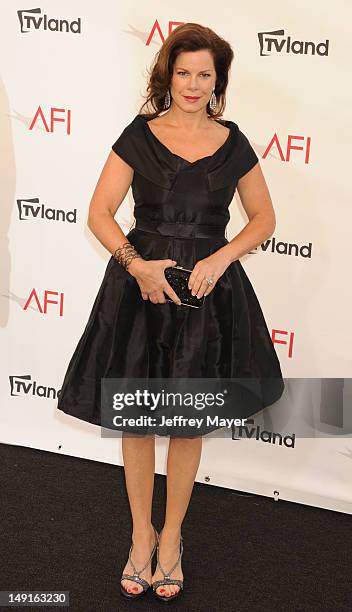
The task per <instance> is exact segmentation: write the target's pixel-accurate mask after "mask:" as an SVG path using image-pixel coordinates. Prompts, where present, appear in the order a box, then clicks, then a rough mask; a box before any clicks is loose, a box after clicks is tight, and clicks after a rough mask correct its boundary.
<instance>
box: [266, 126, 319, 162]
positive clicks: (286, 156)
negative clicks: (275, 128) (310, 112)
mask: <svg viewBox="0 0 352 612" xmlns="http://www.w3.org/2000/svg"><path fill="white" fill-rule="evenodd" d="M295 140H303V141H304V140H306V142H305V144H304V147H303V146H297V145H295V144H293V142H294V141H295ZM310 142H311V138H310V136H308V137H307V139H305V137H304V136H293V135H292V134H290V135H289V136H288V137H287V144H286V147H285V149H286V150H285V152H284V149H283V147H281V144H280V141H279V138H278V136H277V135H276V133H275V134H274V136H273V137H272V139H271V140H270V142H269V144H268V146H267V148H266V150H265V152H264V154H263V159H265V158H266V157H267V156H268V154H269V151H270V149H271V148H273V147H275V148H276V149H277V150H278V152H279V155H280V159H281V161H285V162H289V161H290V160H291V151H304V163H305V164H308V163H309V154H310Z"/></svg>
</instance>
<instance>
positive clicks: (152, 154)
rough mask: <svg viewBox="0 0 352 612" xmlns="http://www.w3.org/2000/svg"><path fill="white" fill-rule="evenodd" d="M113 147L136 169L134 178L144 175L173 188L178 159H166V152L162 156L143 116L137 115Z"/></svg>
mask: <svg viewBox="0 0 352 612" xmlns="http://www.w3.org/2000/svg"><path fill="white" fill-rule="evenodd" d="M111 148H112V150H113V151H114V152H115V153H116V154H117V155H119V157H121V158H122V159H123V160H124V161H125V162H126V163H127V164H128V165H129V166H131V168H133V169H134V171H135V176H134V180H137V178H138V176H142V177H144V178H145V179H147V180H148V181H151V182H153V183H155V184H156V185H160V186H161V187H164V188H165V189H171V187H172V185H173V183H174V180H175V176H176V173H177V170H178V160H177V158H175V157H173V156H168V159H166V156H165V153H164V152H162V157H161V154H160V147H155V143H154V141H151V138H150V136H149V134H148V132H147V130H146V129H145V124H144V119H143V118H142V116H140V115H136V117H135V118H134V119H133V121H132V122H131V123H129V124H128V125H127V126H126V127H125V129H124V130H123V131H122V132H121V134H120V136H119V137H118V138H117V140H115V142H114V143H113V144H112V145H111Z"/></svg>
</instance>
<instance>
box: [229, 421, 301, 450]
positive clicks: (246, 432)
mask: <svg viewBox="0 0 352 612" xmlns="http://www.w3.org/2000/svg"><path fill="white" fill-rule="evenodd" d="M251 425H254V421H253V419H247V422H246V424H245V425H240V426H239V427H236V426H235V425H231V434H232V435H231V437H232V440H238V439H241V438H248V439H249V438H254V439H255V440H261V442H266V443H267V444H276V445H279V446H282V445H284V446H286V447H287V448H294V447H295V440H296V436H295V434H292V435H291V436H290V435H282V434H281V433H279V432H277V431H275V432H274V431H268V430H267V429H263V430H261V428H260V426H259V425H256V426H254V427H251ZM236 429H237V432H238V433H237V435H236Z"/></svg>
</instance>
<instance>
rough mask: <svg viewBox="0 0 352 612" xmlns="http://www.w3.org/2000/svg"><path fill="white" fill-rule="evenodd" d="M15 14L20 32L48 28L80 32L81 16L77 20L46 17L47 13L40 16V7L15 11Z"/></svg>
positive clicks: (54, 30) (55, 30)
mask: <svg viewBox="0 0 352 612" xmlns="http://www.w3.org/2000/svg"><path fill="white" fill-rule="evenodd" d="M17 16H18V19H19V22H20V26H21V32H22V33H23V34H27V33H28V32H30V31H31V30H39V29H40V28H41V29H42V30H50V31H51V32H72V34H80V33H81V18H80V17H79V18H78V19H77V21H71V23H70V22H69V21H68V20H67V19H48V16H47V15H42V16H41V10H40V8H34V9H24V10H22V11H17Z"/></svg>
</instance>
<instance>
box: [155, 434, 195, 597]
mask: <svg viewBox="0 0 352 612" xmlns="http://www.w3.org/2000/svg"><path fill="white" fill-rule="evenodd" d="M201 454H202V437H201V436H199V437H195V438H180V437H175V438H173V437H170V442H169V450H168V457H167V481H166V482H167V500H166V513H165V523H164V527H163V529H162V532H161V536H160V547H159V560H160V564H161V566H162V568H163V570H164V571H165V572H167V571H169V570H170V569H171V568H172V566H173V565H174V564H175V563H176V561H177V558H178V556H179V554H180V533H181V525H182V521H183V519H184V516H185V514H186V512H187V508H188V504H189V501H190V498H191V494H192V489H193V485H194V480H195V477H196V474H197V471H198V467H199V463H200V458H201ZM162 578H163V575H162V573H161V571H160V570H159V568H158V567H157V568H156V570H155V573H154V574H153V578H152V580H153V582H154V581H155V580H160V579H162ZM170 578H177V579H178V580H182V579H183V573H182V569H181V563H180V564H179V565H178V566H177V567H176V569H175V570H174V571H173V572H172V575H171V577H170ZM179 589H180V587H179V586H177V585H170V586H168V585H164V586H163V585H161V586H160V587H158V588H157V589H156V592H157V593H159V594H160V595H163V596H169V595H171V594H172V593H177V592H178V591H179Z"/></svg>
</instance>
